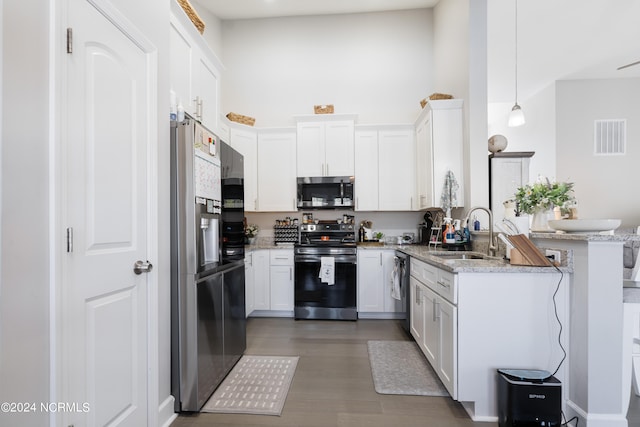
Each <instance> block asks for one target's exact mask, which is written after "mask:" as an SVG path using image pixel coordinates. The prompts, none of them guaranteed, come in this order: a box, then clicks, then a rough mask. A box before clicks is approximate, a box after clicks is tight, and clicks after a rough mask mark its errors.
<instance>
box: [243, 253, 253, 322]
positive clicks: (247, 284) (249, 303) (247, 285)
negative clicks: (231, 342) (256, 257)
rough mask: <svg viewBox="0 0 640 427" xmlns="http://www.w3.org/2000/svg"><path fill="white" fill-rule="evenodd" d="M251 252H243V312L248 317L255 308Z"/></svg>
mask: <svg viewBox="0 0 640 427" xmlns="http://www.w3.org/2000/svg"><path fill="white" fill-rule="evenodd" d="M253 271H254V269H253V252H250V251H248V252H245V255H244V295H245V313H246V317H249V316H250V315H251V313H253V310H254V309H255V297H254V294H255V284H254V277H255V276H254V274H253Z"/></svg>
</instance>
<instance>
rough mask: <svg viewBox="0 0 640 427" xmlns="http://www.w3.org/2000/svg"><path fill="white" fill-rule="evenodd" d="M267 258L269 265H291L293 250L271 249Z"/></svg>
mask: <svg viewBox="0 0 640 427" xmlns="http://www.w3.org/2000/svg"><path fill="white" fill-rule="evenodd" d="M269 258H270V259H269V264H270V265H293V249H272V250H270V251H269Z"/></svg>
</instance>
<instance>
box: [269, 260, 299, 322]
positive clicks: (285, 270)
mask: <svg viewBox="0 0 640 427" xmlns="http://www.w3.org/2000/svg"><path fill="white" fill-rule="evenodd" d="M269 252H270V269H269V278H270V282H271V289H270V293H271V307H270V308H271V310H275V311H293V249H272V250H270V251H269Z"/></svg>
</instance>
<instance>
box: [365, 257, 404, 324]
mask: <svg viewBox="0 0 640 427" xmlns="http://www.w3.org/2000/svg"><path fill="white" fill-rule="evenodd" d="M394 256H395V251H394V250H392V249H358V273H357V280H358V317H360V318H366V317H386V318H389V317H397V316H395V315H394V314H397V313H400V312H402V311H403V308H402V304H401V302H400V301H399V300H396V299H395V298H393V297H392V296H391V290H392V286H393V280H392V277H391V274H392V272H393V266H394ZM367 313H378V315H375V314H373V315H369V314H367Z"/></svg>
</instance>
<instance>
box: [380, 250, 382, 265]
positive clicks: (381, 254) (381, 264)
mask: <svg viewBox="0 0 640 427" xmlns="http://www.w3.org/2000/svg"><path fill="white" fill-rule="evenodd" d="M380 265H382V252H380Z"/></svg>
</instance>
